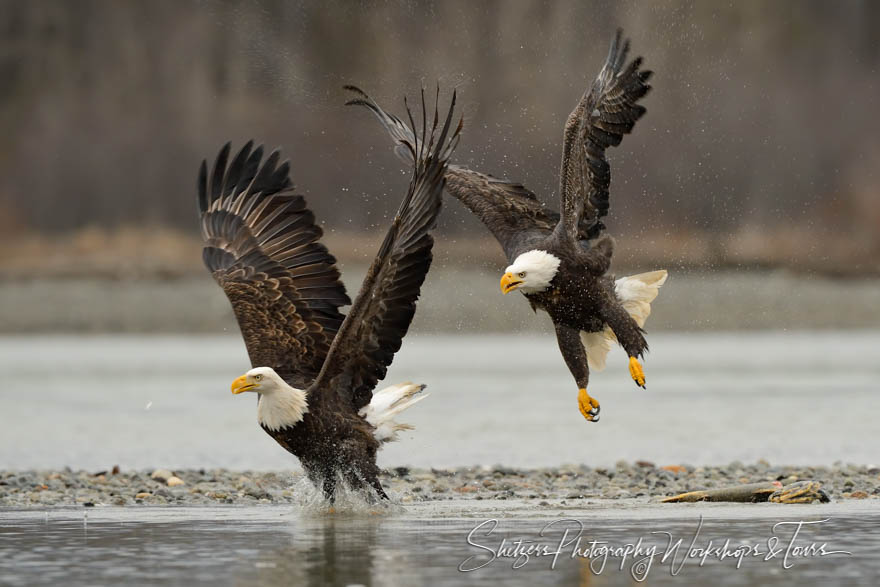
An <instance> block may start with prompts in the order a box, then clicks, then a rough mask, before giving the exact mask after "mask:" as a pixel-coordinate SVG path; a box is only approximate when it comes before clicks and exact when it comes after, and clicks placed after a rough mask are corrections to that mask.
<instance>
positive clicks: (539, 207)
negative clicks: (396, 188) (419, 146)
mask: <svg viewBox="0 0 880 587" xmlns="http://www.w3.org/2000/svg"><path fill="white" fill-rule="evenodd" d="M346 89H348V90H351V91H353V92H356V93H357V94H358V95H359V97H358V98H355V99H354V100H350V101H349V102H347V104H349V105H352V104H354V105H358V106H364V107H366V108H368V109H369V110H370V111H371V112H372V113H373V114H375V115H376V118H378V119H379V122H380V123H382V126H384V127H385V129H386V130H387V131H388V133H389V134H390V135H391V137H392V138H393V139H394V140H395V142H396V143H397V145H396V147H395V153H397V155H398V156H399V157H400V158H401V159H403V160H404V161H405V162H406V163H408V164H412V154H411V152H410V150H409V149H407V148H406V147H405V146H404V144H405V143H412V142H413V140H414V136H413V132H412V129H410V127H409V126H407V125H406V123H404V122H403V121H402V120H401V119H400V118H398V117H397V116H395V115H393V114H389V113H388V112H385V110H383V109H382V107H381V106H379V104H378V103H376V101H375V100H373V99H372V98H370V97H369V96H368V95H367V94H365V93H364V92H363V91H362V90H360V89H358V88H356V87H354V86H346ZM446 191H447V192H448V193H450V194H451V195H452V197H454V198H455V199H457V200H458V201H460V202H461V203H462V204H464V205H465V206H466V207H467V209H468V210H470V211H471V212H472V213H473V214H474V215H476V216H477V218H479V219H480V221H481V222H482V223H483V224H484V225H486V228H488V229H489V231H490V232H491V233H492V235H493V236H495V238H496V239H498V242H499V243H500V244H501V247H502V248H503V249H504V252H505V254H506V255H507V256H508V258H511V257H512V256H515V252H517V251H519V252H521V249H522V247H523V244H524V243H525V242H527V241H529V240H533V239H537V238H542V237H544V236H546V235H547V233H548V232H549V231H551V230H553V227H554V226H556V222H557V219H558V215H557V214H556V213H555V212H553V211H551V210H548V209H547V208H545V207H544V205H543V204H542V203H541V202H540V201H539V200H538V198H537V197H536V196H535V194H534V193H532V192H531V191H530V190H528V189H527V188H526V187H524V186H523V185H522V184H521V183H516V182H513V181H509V180H506V179H499V178H496V177H492V176H491V175H487V174H485V173H480V172H479V171H472V170H470V169H467V168H465V167H461V166H458V165H449V166H448V169H447V171H446Z"/></svg>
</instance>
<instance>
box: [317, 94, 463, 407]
mask: <svg viewBox="0 0 880 587" xmlns="http://www.w3.org/2000/svg"><path fill="white" fill-rule="evenodd" d="M438 98H439V92H438ZM424 100H425V99H424V92H423V93H422V119H423V123H422V137H424V138H423V139H422V140H419V139H418V137H417V136H416V135H415V133H413V134H412V140H410V139H409V138H404V139H402V143H401V145H402V146H403V148H406V149H409V150H410V151H411V155H412V157H411V158H412V160H413V161H414V166H413V176H412V180H411V181H410V184H409V189H408V191H407V194H406V196H405V197H404V199H403V201H402V203H401V204H400V207H399V209H398V211H397V214H396V215H395V217H394V220H393V221H392V223H391V227H390V228H389V229H388V233H387V234H386V235H385V240H384V241H383V242H382V246H381V247H380V248H379V252H378V254H377V255H376V258H375V259H374V260H373V263H372V265H371V266H370V269H369V271H367V275H366V277H365V278H364V282H363V285H362V286H361V290H360V292H359V293H358V295H357V297H356V298H355V301H354V304H353V305H352V307H351V310H350V311H349V313H348V315H347V316H346V318H345V322H343V324H342V327H341V328H340V330H339V333H338V334H337V335H336V338H335V340H334V341H333V345H332V347H331V348H330V352H329V353H328V355H327V359H326V361H325V362H324V366H323V368H322V369H321V373H320V375H319V376H318V378H317V380H316V381H315V383H314V385H313V386H312V389H314V390H325V389H334V390H337V391H338V392H339V393H340V394H341V396H342V398H343V399H345V400H348V401H350V402H351V404H352V406H353V407H354V409H355V410H359V409H360V408H362V407H363V406H365V405H367V404H368V403H369V402H370V399H371V397H372V390H373V388H374V387H375V386H376V383H377V382H378V381H379V380H380V379H382V378H384V377H385V373H386V371H387V369H388V365H390V364H391V361H392V359H393V358H394V354H395V353H396V352H397V351H398V349H400V345H401V342H402V340H403V337H404V335H406V332H407V330H408V329H409V324H410V322H411V321H412V318H413V315H414V314H415V308H416V300H417V299H418V297H419V290H420V288H421V286H422V283H423V282H424V280H425V275H426V274H427V272H428V268H429V267H430V265H431V248H432V246H433V243H434V240H433V238H432V237H431V235H430V231H431V229H432V228H433V227H434V225H435V223H436V221H437V215H438V214H439V212H440V202H441V195H442V192H443V184H444V179H443V174H444V172H445V170H446V162H447V160H448V158H449V155H451V153H452V150H453V149H454V148H455V146H456V144H457V142H458V137H459V132H460V130H461V122H459V124H458V126H457V127H456V128H455V129H451V128H450V123H451V121H452V115H453V110H454V108H455V94H454V93H453V96H452V103H451V105H450V107H449V113H448V114H447V116H446V121H445V123H444V124H443V127H442V130H440V134H439V137H436V140H435V136H436V131H437V130H438V129H437V126H438V114H437V109H436V106H435V110H434V122H433V126H432V127H431V129H430V136H426V134H427V132H426V131H427V130H428V129H427V128H426V127H427V123H426V114H425V101H424ZM407 111H408V112H409V109H408V108H407ZM410 122H411V124H412V115H411V114H410ZM414 126H415V125H414V124H413V127H414Z"/></svg>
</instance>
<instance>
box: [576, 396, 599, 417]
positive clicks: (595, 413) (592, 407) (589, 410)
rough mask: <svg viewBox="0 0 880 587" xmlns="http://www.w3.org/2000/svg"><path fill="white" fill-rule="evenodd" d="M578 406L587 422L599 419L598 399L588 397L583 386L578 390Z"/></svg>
mask: <svg viewBox="0 0 880 587" xmlns="http://www.w3.org/2000/svg"><path fill="white" fill-rule="evenodd" d="M578 408H579V409H580V411H581V414H582V415H583V417H584V418H586V419H587V421H588V422H598V421H599V401H598V400H597V399H596V398H594V397H590V395H589V394H588V393H587V390H586V389H584V388H581V389H579V390H578Z"/></svg>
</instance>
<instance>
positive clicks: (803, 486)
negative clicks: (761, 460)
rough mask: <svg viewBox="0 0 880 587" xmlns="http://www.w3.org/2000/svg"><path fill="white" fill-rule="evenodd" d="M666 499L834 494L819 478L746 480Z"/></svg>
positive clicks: (754, 499)
mask: <svg viewBox="0 0 880 587" xmlns="http://www.w3.org/2000/svg"><path fill="white" fill-rule="evenodd" d="M661 501H662V502H663V503H683V502H696V501H727V502H739V503H758V502H762V501H772V502H774V503H812V502H814V501H819V502H822V503H828V502H829V501H831V498H829V497H828V494H827V493H826V492H825V490H824V489H822V485H821V484H820V483H819V482H818V481H795V482H794V483H789V484H787V485H783V484H782V483H780V482H779V481H765V482H762V483H746V484H744V485H732V486H730V487H720V488H718V489H704V490H702V491H689V492H687V493H682V494H680V495H673V496H671V497H666V498H664V499H662V500H661Z"/></svg>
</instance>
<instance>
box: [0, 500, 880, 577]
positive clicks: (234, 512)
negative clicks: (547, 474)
mask: <svg viewBox="0 0 880 587" xmlns="http://www.w3.org/2000/svg"><path fill="white" fill-rule="evenodd" d="M859 507H862V506H859ZM669 511H675V512H679V514H681V515H679V517H677V518H668V517H660V516H659V515H658V514H664V513H666V512H669ZM756 512H757V513H758V514H759V515H756ZM799 512H803V515H801V514H799ZM426 513H428V514H429V515H426ZM449 513H450V512H449V511H448V510H442V509H438V510H437V511H436V512H434V513H433V514H430V512H429V511H428V512H426V511H418V512H416V511H413V510H407V511H403V512H390V513H384V514H380V515H370V514H363V513H357V514H337V515H328V514H321V515H315V514H306V513H303V512H301V511H293V512H291V511H290V509H289V508H277V507H266V508H226V509H221V508H215V509H198V508H179V509H174V508H156V509H150V508H138V509H136V510H135V509H134V508H127V509H122V508H112V509H108V510H102V511H94V510H93V513H92V518H98V519H90V520H89V521H88V522H87V523H86V522H85V521H84V520H83V519H82V511H79V512H74V511H67V512H58V511H54V512H52V513H51V515H46V514H39V513H36V512H25V513H21V512H18V513H16V512H0V577H2V581H3V583H4V584H9V585H15V586H17V585H22V586H24V585H34V584H59V583H64V584H66V585H93V584H108V583H112V584H122V583H132V582H136V583H139V584H143V583H159V584H161V583H173V584H181V583H214V584H220V585H267V586H269V585H272V586H274V585H356V584H361V585H419V584H426V585H427V584H430V585H455V584H460V583H461V582H462V581H463V580H467V582H468V583H474V584H487V585H488V584H494V585H497V584H504V585H514V586H516V585H534V584H537V583H545V582H549V581H553V582H558V583H563V584H581V585H609V584H634V580H633V578H632V575H631V572H632V563H633V562H634V561H633V557H630V558H629V559H628V560H627V561H624V564H621V560H620V559H619V558H614V557H610V558H609V559H608V561H607V562H606V564H605V566H604V568H602V567H601V564H600V563H601V560H599V558H598V557H596V556H594V557H593V558H592V559H589V558H578V557H572V556H570V555H571V553H572V552H573V551H572V549H571V548H570V547H569V548H567V549H566V550H564V552H563V555H562V556H560V558H559V560H558V563H557V565H556V568H555V569H551V563H550V560H549V558H548V557H532V559H531V560H529V561H528V563H527V564H525V565H523V566H522V568H520V569H518V570H513V569H512V565H513V559H511V558H505V559H503V560H502V559H500V558H499V559H498V560H495V561H494V562H491V563H490V564H488V565H487V566H486V567H484V568H482V569H480V570H479V571H475V572H473V573H469V574H467V575H466V576H465V575H463V574H462V573H460V572H459V570H458V566H459V565H460V564H461V563H462V562H463V561H464V560H465V559H466V558H468V557H470V556H473V557H475V558H474V560H475V561H477V562H483V561H486V560H488V559H487V557H488V556H489V555H488V554H487V551H486V550H485V549H480V548H475V547H474V546H469V545H468V544H467V540H466V537H467V535H468V532H469V531H470V530H471V529H473V528H474V526H475V525H477V524H478V523H480V522H481V521H482V520H483V519H485V518H487V517H492V516H494V517H498V518H499V523H498V526H497V528H496V529H495V531H494V532H493V534H492V535H491V538H490V537H489V536H483V537H481V538H478V542H479V543H480V544H482V545H484V546H493V547H497V545H498V543H499V542H500V541H501V539H503V538H507V540H508V541H509V542H508V544H509V543H510V541H515V540H517V539H520V538H524V539H526V540H537V541H541V540H544V541H545V542H546V543H547V544H548V545H553V546H554V547H555V546H557V545H558V541H559V539H560V537H561V533H560V532H555V533H554V532H550V533H549V534H548V535H547V536H546V537H545V539H541V538H539V532H540V530H541V529H542V528H543V527H544V526H545V524H547V522H549V521H551V520H552V519H553V518H545V517H541V518H529V519H523V518H505V517H503V516H499V514H500V513H501V512H499V511H498V510H493V511H489V510H482V513H480V511H479V510H477V511H474V512H473V514H474V515H475V517H473V518H461V517H447V516H448V515H449ZM700 513H703V514H704V515H706V516H707V517H706V519H705V522H704V524H703V527H702V529H701V530H700V534H699V539H698V541H697V546H705V545H706V544H708V543H709V542H710V541H712V542H713V543H714V544H716V545H718V544H721V543H723V542H724V541H725V540H728V539H729V540H730V541H731V544H732V545H733V546H734V547H735V546H737V545H739V544H744V543H745V544H748V543H757V544H761V543H764V544H766V541H767V539H768V538H769V537H770V536H771V535H772V527H773V524H775V523H776V522H778V521H780V520H781V519H790V520H798V519H803V520H807V521H809V520H822V519H826V518H830V519H829V521H828V522H824V523H822V524H821V525H817V526H814V527H810V528H805V529H804V531H803V532H802V534H801V537H800V543H802V544H807V543H823V542H827V543H828V545H829V548H830V549H837V550H848V551H851V552H852V553H853V556H852V557H841V556H835V557H813V558H801V559H799V560H797V561H796V563H795V565H794V566H793V568H790V569H784V568H783V566H782V561H781V560H771V561H765V560H760V559H755V560H751V559H747V560H745V562H744V564H743V565H742V568H740V569H737V568H736V561H735V560H733V559H727V560H723V561H719V560H716V559H715V558H712V557H710V558H709V560H708V561H707V562H706V563H705V564H704V566H702V567H701V566H699V564H698V563H697V562H694V561H689V562H688V563H687V564H685V565H684V567H682V568H681V569H680V571H679V573H678V575H677V576H673V575H672V574H671V572H670V571H671V566H670V564H669V563H667V564H661V563H660V561H659V560H655V563H654V567H653V568H652V569H651V570H650V574H649V584H661V585H662V584H680V583H681V582H682V581H684V582H686V583H690V582H694V581H698V582H701V583H706V582H715V581H719V580H722V579H723V581H724V582H725V584H733V585H750V584H765V585H766V584H770V585H773V584H790V583H793V582H794V583H798V584H803V585H812V584H816V585H818V584H828V583H840V582H841V581H843V582H846V581H859V580H861V581H864V580H866V579H867V578H869V577H876V576H878V573H880V560H878V559H877V558H876V557H875V556H873V552H875V551H876V549H877V548H878V547H880V536H878V535H877V534H876V532H873V530H872V529H873V528H876V527H877V525H878V523H880V513H878V512H877V511H876V510H872V509H871V508H869V507H867V506H864V507H862V510H860V511H858V512H856V511H853V506H849V505H846V504H832V505H831V506H827V507H818V506H817V507H812V506H808V507H806V508H799V507H796V506H789V507H785V506H780V507H766V508H763V507H761V506H742V507H737V508H728V509H720V510H719V509H716V508H707V507H706V506H703V507H701V508H700V509H697V508H675V510H669V509H659V508H658V506H653V507H648V508H647V509H644V510H639V511H631V512H629V513H628V514H627V512H626V511H621V510H620V509H618V510H611V509H608V510H592V511H586V510H580V511H569V512H566V513H565V514H564V517H570V518H574V519H577V520H579V521H580V522H582V523H583V527H584V531H583V544H586V543H588V542H589V541H592V540H596V541H600V542H603V543H607V544H609V545H625V544H628V543H635V542H637V541H638V540H639V539H642V541H643V547H648V546H651V545H656V546H658V547H663V546H665V545H666V537H665V536H664V535H660V534H655V532H657V531H666V532H670V533H671V534H672V536H674V537H675V538H682V539H683V540H684V542H685V546H687V545H688V544H689V542H690V540H691V538H692V537H693V536H694V533H695V531H696V529H697V527H698V523H699V522H698V520H699V514H700ZM41 516H45V517H41ZM569 527H571V526H569ZM790 533H791V532H790V531H789V530H786V531H784V532H781V533H780V538H781V539H783V540H785V539H787V537H788V536H789V535H790ZM680 558H681V557H679V559H680ZM591 563H592V568H591ZM598 570H601V573H599V574H597V571H598Z"/></svg>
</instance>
